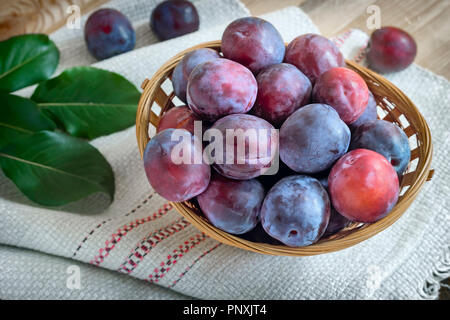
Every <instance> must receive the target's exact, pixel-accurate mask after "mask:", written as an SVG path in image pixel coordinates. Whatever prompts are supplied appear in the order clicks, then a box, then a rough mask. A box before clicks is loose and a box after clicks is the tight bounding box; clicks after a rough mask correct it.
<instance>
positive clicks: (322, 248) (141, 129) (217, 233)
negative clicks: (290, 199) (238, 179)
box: [136, 40, 433, 256]
mask: <svg viewBox="0 0 450 320" xmlns="http://www.w3.org/2000/svg"><path fill="white" fill-rule="evenodd" d="M220 45H221V41H220V40H216V41H209V42H204V43H200V44H198V45H196V46H193V47H191V48H188V49H186V50H183V51H182V52H180V53H178V54H177V55H175V56H174V57H172V58H171V59H169V60H168V61H167V62H166V63H165V64H163V65H162V66H161V67H160V68H159V69H158V70H157V71H156V72H155V74H154V75H153V77H152V78H151V79H150V80H148V79H145V80H144V82H143V83H142V89H143V92H142V95H141V98H140V101H139V106H138V111H137V114H136V137H137V142H138V146H139V151H140V154H141V157H142V156H143V152H144V149H145V146H146V144H147V142H148V141H149V137H148V125H149V119H150V116H149V113H150V110H149V109H148V104H149V103H150V102H153V100H154V96H155V92H156V90H157V89H158V88H159V87H160V86H161V85H162V83H163V82H164V81H165V80H166V79H167V78H168V76H169V75H170V74H171V72H172V70H173V68H174V67H175V66H176V64H177V63H178V61H179V60H181V58H182V57H183V56H184V55H185V54H186V53H188V52H190V51H193V50H196V49H199V48H212V49H216V50H219V51H220ZM346 63H347V66H348V67H350V68H351V69H353V70H355V71H357V72H358V73H359V74H360V75H361V76H363V78H364V79H365V81H366V83H367V85H368V86H369V89H370V90H371V91H372V92H374V91H377V90H380V89H381V88H383V89H384V90H388V91H389V92H391V93H392V94H393V95H396V97H397V98H398V99H400V100H402V101H404V103H405V105H406V106H407V108H408V110H409V111H408V112H409V113H410V114H411V115H414V121H412V122H413V123H414V125H415V127H417V128H420V131H418V132H415V133H416V134H417V135H418V136H420V138H421V139H420V141H421V143H420V145H418V146H417V149H418V150H419V151H418V152H419V154H420V156H421V157H420V158H419V160H418V164H417V167H416V170H415V171H414V172H413V173H414V174H415V177H413V181H412V183H411V185H410V187H409V189H408V190H407V191H406V192H405V194H404V195H403V196H402V198H401V199H400V200H399V201H398V202H397V204H396V205H395V206H394V208H393V209H392V211H391V212H390V213H389V214H388V215H387V216H386V217H384V218H382V219H380V220H378V221H376V222H374V223H372V224H368V225H366V226H365V227H364V228H359V229H357V230H352V231H351V232H349V233H348V234H346V235H345V236H344V237H342V238H338V239H329V240H328V239H326V240H325V241H322V240H320V241H319V242H317V243H315V244H312V245H309V246H306V247H288V246H284V245H271V244H266V243H256V242H252V241H248V240H245V239H242V238H240V237H238V236H235V235H232V234H229V233H226V232H224V231H222V230H220V229H218V228H216V227H214V226H212V225H211V224H210V223H209V222H208V221H207V220H206V219H205V218H202V217H200V216H198V215H197V214H196V213H195V212H194V211H192V210H191V209H190V207H189V206H188V204H187V203H185V202H180V203H176V202H171V204H172V205H173V206H174V207H175V208H176V209H177V211H178V212H179V213H180V214H181V215H182V216H184V217H185V218H186V219H187V220H188V221H189V222H190V223H192V224H193V225H194V226H195V227H196V228H198V229H199V230H200V231H202V232H205V233H206V234H207V235H208V236H210V237H212V238H214V239H216V240H218V241H220V242H222V243H225V244H229V245H232V246H235V247H238V248H241V249H246V250H250V251H253V252H257V253H262V254H271V255H284V256H310V255H316V254H323V253H328V252H333V251H338V250H342V249H345V248H348V247H350V246H353V245H356V244H357V243H360V242H362V241H364V240H367V239H368V238H370V237H372V236H374V235H375V234H377V233H379V232H381V231H383V230H385V229H386V228H388V227H389V226H391V225H392V224H393V223H394V222H396V221H397V220H398V219H399V218H400V217H401V216H402V214H403V213H404V212H405V211H406V209H407V208H408V207H409V205H410V204H411V203H412V201H413V200H414V199H415V198H416V197H417V195H418V193H419V191H420V189H421V187H422V186H423V184H424V183H425V182H426V181H427V178H428V177H429V175H430V176H431V174H432V172H430V166H431V160H432V152H433V144H432V141H431V132H430V129H429V127H428V124H427V122H426V121H425V119H424V117H423V116H422V114H421V113H420V112H419V110H418V109H417V107H416V106H415V105H414V103H413V102H412V101H411V100H410V99H409V98H408V97H407V96H406V95H405V94H404V93H403V92H402V91H401V90H400V89H398V88H397V87H396V86H395V85H394V84H392V83H391V82H390V81H388V80H387V79H385V78H384V77H383V76H381V75H379V74H377V73H375V72H373V71H371V70H369V69H367V68H365V67H363V66H361V65H359V64H357V63H355V62H352V61H349V60H346ZM367 79H370V81H368V80H367ZM152 99H153V100H152ZM150 107H151V106H150ZM396 108H398V109H403V108H406V107H405V106H403V105H402V106H399V105H397V106H396ZM146 113H147V114H146ZM408 120H409V119H408ZM418 141H419V140H418Z"/></svg>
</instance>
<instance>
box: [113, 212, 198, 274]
mask: <svg viewBox="0 0 450 320" xmlns="http://www.w3.org/2000/svg"><path fill="white" fill-rule="evenodd" d="M189 225H190V223H189V222H188V221H186V220H185V219H184V218H180V219H178V220H176V221H174V222H172V223H170V224H169V225H167V226H165V227H164V228H161V229H159V230H158V231H155V232H152V233H150V234H149V235H147V236H145V237H144V238H143V239H142V240H141V241H140V243H138V245H137V246H136V247H135V248H134V249H132V250H131V252H130V254H129V255H128V258H127V259H126V260H125V261H124V262H123V263H122V264H121V266H120V267H119V269H118V270H117V271H119V272H123V273H128V274H130V273H131V272H133V270H134V269H136V267H137V266H138V264H139V263H140V262H141V261H142V260H144V258H145V256H146V255H147V254H148V253H150V251H151V250H152V249H153V248H154V247H156V245H157V244H158V243H160V242H161V241H163V240H165V239H167V238H169V237H170V236H171V235H174V234H176V233H178V232H179V231H181V230H184V229H185V228H186V227H188V226H189ZM135 258H137V259H135Z"/></svg>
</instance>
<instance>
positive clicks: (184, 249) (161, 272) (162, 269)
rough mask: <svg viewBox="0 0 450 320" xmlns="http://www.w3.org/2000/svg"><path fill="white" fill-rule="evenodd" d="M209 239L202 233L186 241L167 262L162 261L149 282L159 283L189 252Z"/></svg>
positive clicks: (168, 257)
mask: <svg viewBox="0 0 450 320" xmlns="http://www.w3.org/2000/svg"><path fill="white" fill-rule="evenodd" d="M207 238H208V236H207V235H206V234H205V233H203V232H202V233H198V234H196V235H195V236H194V237H192V238H190V239H189V240H187V241H184V242H183V244H181V245H179V246H178V249H175V250H173V253H172V254H170V255H168V256H167V260H166V261H162V262H161V263H160V264H159V266H158V267H156V268H155V269H154V270H153V273H151V274H150V275H149V276H148V279H147V280H148V281H150V282H158V281H159V280H161V279H162V278H163V277H164V276H165V275H166V274H167V273H168V272H169V271H170V269H171V268H172V266H173V265H174V264H176V263H177V262H178V261H179V260H180V259H181V258H182V257H183V256H184V255H185V254H186V253H188V252H189V250H191V249H193V248H194V247H195V246H197V245H198V244H199V243H201V242H202V241H204V240H205V239H207Z"/></svg>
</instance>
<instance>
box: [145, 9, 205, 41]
mask: <svg viewBox="0 0 450 320" xmlns="http://www.w3.org/2000/svg"><path fill="white" fill-rule="evenodd" d="M199 25H200V20H199V17H198V13H197V9H196V8H195V6H194V5H193V4H192V3H191V2H189V1H185V0H168V1H163V2H161V3H160V4H159V5H158V6H157V7H156V8H155V9H154V10H153V12H152V14H151V17H150V27H151V28H152V29H153V31H154V32H155V33H156V35H157V36H158V38H159V39H160V40H167V39H172V38H176V37H179V36H182V35H184V34H187V33H191V32H194V31H197V30H198V27H199Z"/></svg>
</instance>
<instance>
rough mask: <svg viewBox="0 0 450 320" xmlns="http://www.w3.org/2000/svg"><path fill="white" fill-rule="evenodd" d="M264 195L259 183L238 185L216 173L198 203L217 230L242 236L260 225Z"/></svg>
mask: <svg viewBox="0 0 450 320" xmlns="http://www.w3.org/2000/svg"><path fill="white" fill-rule="evenodd" d="M264 195H265V192H264V188H263V186H262V184H261V183H260V182H259V181H258V180H255V179H252V180H244V181H237V180H232V179H228V178H225V177H223V176H221V175H219V174H217V173H216V174H214V175H213V176H212V178H211V182H210V183H209V186H208V188H207V189H206V191H205V192H203V193H202V194H200V195H199V196H198V197H197V201H198V204H199V206H200V208H201V209H202V212H203V214H204V215H205V216H206V217H207V218H208V220H209V221H210V222H211V223H212V224H213V225H214V226H215V227H217V228H219V229H222V230H224V231H226V232H229V233H233V234H243V233H246V232H248V231H250V230H252V229H253V228H254V227H255V226H256V224H257V223H258V221H259V211H260V209H261V204H262V202H263V200H264Z"/></svg>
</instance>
